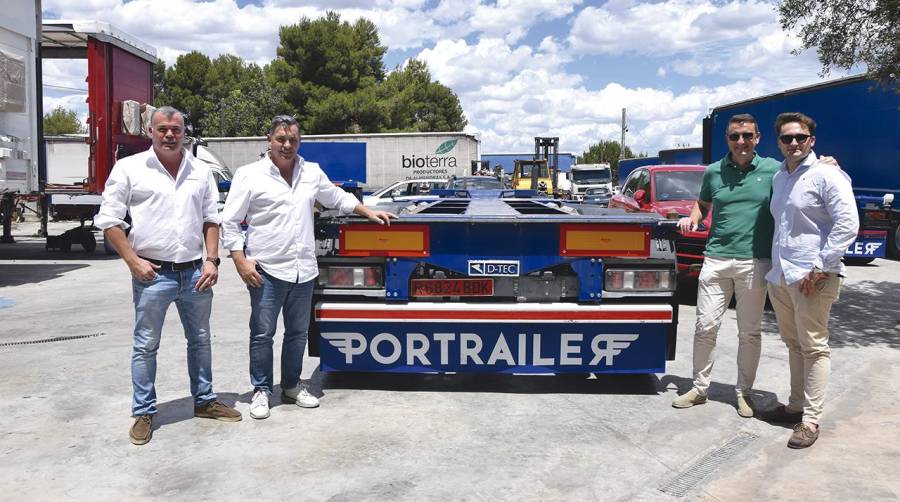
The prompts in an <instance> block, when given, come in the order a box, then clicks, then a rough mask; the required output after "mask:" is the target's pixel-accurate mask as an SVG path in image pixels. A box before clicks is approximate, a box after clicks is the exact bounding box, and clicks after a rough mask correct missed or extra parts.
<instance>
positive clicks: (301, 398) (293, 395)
mask: <svg viewBox="0 0 900 502" xmlns="http://www.w3.org/2000/svg"><path fill="white" fill-rule="evenodd" d="M281 401H282V402H285V403H295V404H296V405H297V406H299V407H301V408H318V407H319V399H318V398H317V397H316V396H314V395H312V394H310V393H309V391H307V390H306V387H304V386H302V385H298V386H297V387H294V388H293V389H284V390H282V391H281Z"/></svg>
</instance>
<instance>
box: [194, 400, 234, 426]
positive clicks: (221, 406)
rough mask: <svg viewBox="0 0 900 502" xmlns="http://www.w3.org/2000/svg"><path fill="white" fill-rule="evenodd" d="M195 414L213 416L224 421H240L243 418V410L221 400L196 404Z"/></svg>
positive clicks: (199, 416) (202, 416) (204, 416)
mask: <svg viewBox="0 0 900 502" xmlns="http://www.w3.org/2000/svg"><path fill="white" fill-rule="evenodd" d="M194 416H195V417H197V418H212V419H214V420H220V421H222V422H240V421H241V418H242V417H241V412H239V411H238V410H236V409H234V408H232V407H230V406H228V405H226V404H225V403H222V402H221V401H210V402H208V403H206V404H204V405H203V406H194Z"/></svg>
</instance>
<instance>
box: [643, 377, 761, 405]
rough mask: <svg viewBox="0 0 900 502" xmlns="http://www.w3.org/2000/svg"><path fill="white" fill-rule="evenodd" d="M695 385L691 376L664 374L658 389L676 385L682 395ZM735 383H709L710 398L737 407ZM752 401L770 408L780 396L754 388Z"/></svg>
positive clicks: (660, 390)
mask: <svg viewBox="0 0 900 502" xmlns="http://www.w3.org/2000/svg"><path fill="white" fill-rule="evenodd" d="M693 385H694V381H693V380H692V379H690V378H685V377H680V376H677V375H663V376H662V378H660V379H659V383H658V385H657V391H658V392H659V393H663V392H666V391H668V390H671V389H670V387H675V389H676V390H677V392H676V393H677V394H678V395H679V396H680V395H681V394H684V393H685V392H687V391H689V390H691V388H692V387H693ZM734 392H735V391H734V385H728V384H724V383H719V382H711V383H710V384H709V391H708V394H707V396H708V398H709V400H710V401H715V402H718V403H725V404H728V405H731V406H735V407H737V398H736V396H735V393H734ZM750 401H751V402H752V403H753V404H752V406H753V409H754V410H757V411H760V410H768V409H771V408H774V407H776V406H778V396H776V395H775V394H774V393H772V392H769V391H765V390H760V389H753V391H752V393H751V394H750Z"/></svg>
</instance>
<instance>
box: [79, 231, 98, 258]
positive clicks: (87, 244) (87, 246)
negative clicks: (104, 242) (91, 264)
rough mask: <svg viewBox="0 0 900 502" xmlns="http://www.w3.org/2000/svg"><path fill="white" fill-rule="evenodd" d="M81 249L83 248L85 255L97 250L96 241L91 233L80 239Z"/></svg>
mask: <svg viewBox="0 0 900 502" xmlns="http://www.w3.org/2000/svg"><path fill="white" fill-rule="evenodd" d="M81 247H83V248H84V251H85V252H86V253H93V252H94V250H95V249H97V239H96V238H95V237H94V234H93V233H91V232H85V234H84V236H83V237H82V238H81Z"/></svg>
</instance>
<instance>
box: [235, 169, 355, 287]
mask: <svg viewBox="0 0 900 502" xmlns="http://www.w3.org/2000/svg"><path fill="white" fill-rule="evenodd" d="M317 200H318V201H319V202H320V203H321V204H322V205H323V206H325V207H329V208H337V209H338V210H339V211H340V212H341V213H342V214H350V213H352V212H353V210H354V209H355V208H356V206H357V204H359V200H357V199H356V197H354V196H353V195H352V194H349V193H347V192H345V191H343V190H341V189H340V188H338V187H336V186H335V185H334V184H333V183H332V182H331V181H330V180H329V179H328V176H326V175H325V172H324V171H322V169H321V168H320V167H319V165H318V164H316V163H315V162H306V161H305V160H303V158H302V157H298V158H297V161H296V162H295V164H294V170H293V173H292V181H291V184H290V185H288V183H287V182H286V181H285V180H284V178H282V177H281V172H280V171H279V170H278V167H277V166H275V164H273V163H272V160H271V159H270V158H269V156H268V155H266V156H265V157H264V158H262V159H260V160H259V161H257V162H254V163H252V164H247V165H246V166H243V167H241V168H240V169H238V170H237V174H235V176H234V179H233V180H232V182H231V191H230V192H229V193H228V199H227V200H226V201H225V209H224V210H223V211H222V230H223V241H224V245H225V248H226V249H228V250H229V251H244V252H245V253H246V255H247V258H251V259H253V260H256V263H257V265H259V266H260V267H262V269H263V270H264V271H265V272H266V273H267V274H269V275H271V276H273V277H275V278H276V279H281V280H282V281H288V282H298V283H299V282H306V281H309V280H312V279H314V278H316V277H317V276H318V275H319V267H318V265H317V263H316V247H315V244H316V243H315V239H314V237H313V210H314V207H315V202H316V201H317ZM241 221H246V222H247V235H246V238H245V237H244V235H243V234H242V233H241Z"/></svg>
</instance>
